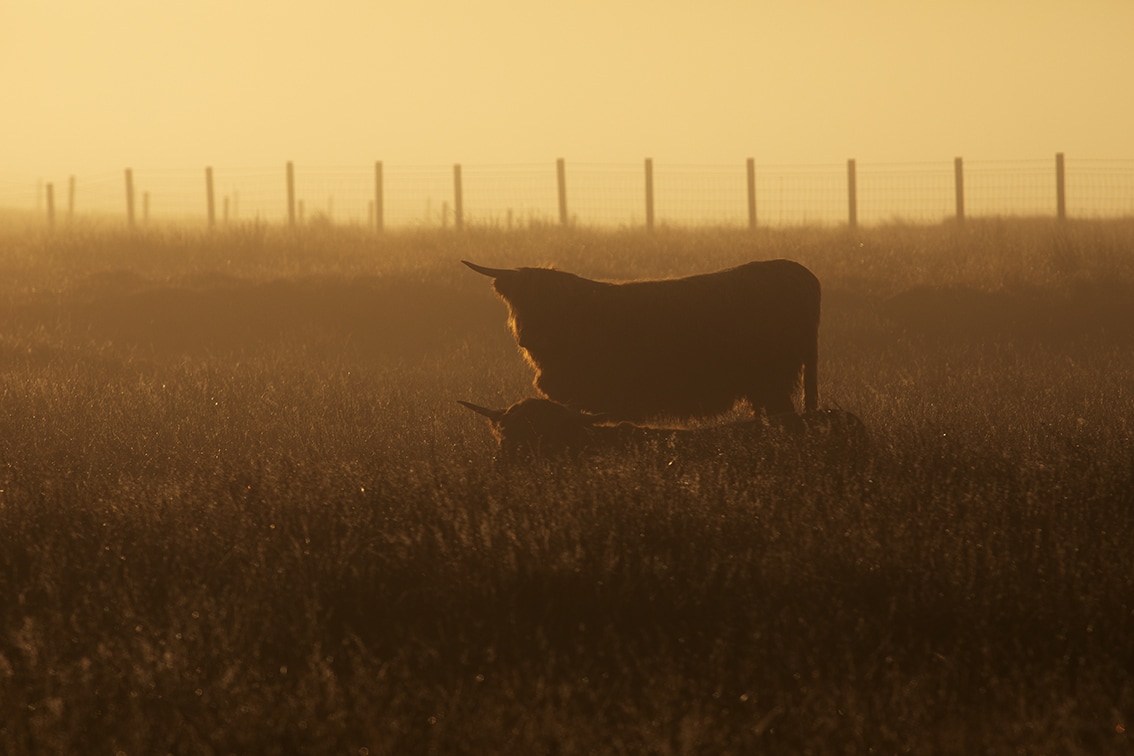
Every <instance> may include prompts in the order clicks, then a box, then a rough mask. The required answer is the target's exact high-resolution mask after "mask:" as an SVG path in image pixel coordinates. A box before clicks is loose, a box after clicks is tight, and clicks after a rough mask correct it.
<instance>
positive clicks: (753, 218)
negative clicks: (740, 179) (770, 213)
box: [748, 158, 756, 230]
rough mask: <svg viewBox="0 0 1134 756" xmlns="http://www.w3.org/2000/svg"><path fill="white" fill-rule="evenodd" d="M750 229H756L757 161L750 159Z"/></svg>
mask: <svg viewBox="0 0 1134 756" xmlns="http://www.w3.org/2000/svg"><path fill="white" fill-rule="evenodd" d="M748 228H750V229H752V230H755V229H756V160H755V158H748Z"/></svg>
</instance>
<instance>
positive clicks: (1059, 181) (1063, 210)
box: [1055, 152, 1067, 220]
mask: <svg viewBox="0 0 1134 756" xmlns="http://www.w3.org/2000/svg"><path fill="white" fill-rule="evenodd" d="M1065 178H1066V177H1065V175H1064V173H1063V153H1062V152H1057V153H1055V216H1056V217H1057V218H1059V220H1067V193H1066V192H1067V184H1066V182H1065Z"/></svg>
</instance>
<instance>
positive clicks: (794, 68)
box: [0, 0, 1134, 183]
mask: <svg viewBox="0 0 1134 756" xmlns="http://www.w3.org/2000/svg"><path fill="white" fill-rule="evenodd" d="M1132 40H1134V2H1131V1H1130V0H1081V1H1080V2H1074V3H1073V2H1068V1H1067V0H1059V1H1058V2H1056V1H1053V0H1028V1H1023V0H942V1H938V0H926V1H918V2H910V1H909V0H903V1H897V0H894V1H891V0H854V1H851V2H832V1H827V0H802V1H800V2H790V3H789V2H783V0H758V1H749V2H740V1H739V0H705V2H699V3H691V2H688V1H687V0H682V1H681V2H675V1H673V0H652V1H651V2H645V1H640V0H573V1H572V2H564V1H563V0H556V1H555V2H548V1H547V0H522V1H521V0H511V1H505V0H479V1H478V2H465V1H463V0H431V1H430V2H407V0H394V1H387V0H379V1H376V2H375V1H371V2H362V1H361V0H345V1H335V0H332V2H327V3H320V4H314V3H297V2H287V1H286V0H285V1H284V2H281V1H280V0H271V1H270V2H268V1H266V0H241V1H240V2H231V1H226V2H220V1H219V0H194V1H193V2H153V0H106V2H89V0H53V1H52V2H45V1H44V0H5V2H3V3H2V4H0V70H2V71H3V74H4V75H3V81H4V85H3V112H4V118H3V123H4V126H3V138H2V140H0V181H3V182H4V183H9V182H11V181H24V180H36V179H40V178H47V179H49V180H50V179H52V178H55V179H56V180H59V179H61V177H63V176H66V175H68V174H75V173H78V174H80V175H81V174H84V173H91V172H101V171H119V170H121V169H122V168H123V167H127V166H133V167H135V168H149V169H159V168H170V169H174V168H176V169H187V168H192V169H198V168H200V167H202V166H205V165H215V166H218V167H249V166H257V167H259V166H276V165H281V164H282V163H283V162H285V161H287V160H294V161H296V162H297V163H300V164H304V165H310V166H346V165H363V166H365V165H370V164H372V162H373V161H374V160H379V159H380V160H383V161H385V162H386V164H388V165H445V164H449V163H453V162H462V163H466V164H470V165H477V164H518V163H551V162H553V161H554V160H555V159H556V158H559V157H563V158H566V159H567V161H568V162H587V163H592V162H615V163H636V162H639V161H640V160H641V159H642V158H643V157H653V158H654V159H655V161H658V162H668V163H684V164H720V163H729V164H732V163H738V162H742V161H743V160H744V159H745V158H748V157H754V158H755V159H756V160H757V161H758V162H760V163H764V164H801V163H802V164H814V163H838V162H841V161H844V160H845V159H847V158H850V157H854V158H857V159H858V160H859V161H860V162H862V163H868V162H905V161H919V162H920V161H949V160H951V159H952V158H953V157H955V156H963V157H965V158H966V159H971V160H999V159H1016V158H1029V159H1030V158H1042V159H1046V158H1049V157H1050V156H1051V155H1053V154H1054V153H1055V152H1059V151H1062V152H1065V153H1067V154H1068V156H1069V157H1070V156H1074V157H1088V158H1122V159H1128V158H1131V157H1134V96H1132V95H1131V92H1134V43H1132Z"/></svg>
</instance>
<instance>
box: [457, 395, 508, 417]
mask: <svg viewBox="0 0 1134 756" xmlns="http://www.w3.org/2000/svg"><path fill="white" fill-rule="evenodd" d="M457 404H463V405H464V406H466V407H468V408H469V409H471V410H472V411H473V412H475V413H477V414H478V415H484V416H485V417H487V418H488V419H489V420H492V421H493V422H495V421H497V420H499V419H500V418H502V417H504V410H494V409H489V408H488V407H481V406H480V405H479V404H473V403H472V402H466V401H463V400H461V399H458V400H457Z"/></svg>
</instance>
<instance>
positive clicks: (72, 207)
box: [67, 176, 75, 222]
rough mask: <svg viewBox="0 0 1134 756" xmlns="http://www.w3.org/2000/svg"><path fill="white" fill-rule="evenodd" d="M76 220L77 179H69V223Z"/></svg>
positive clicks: (72, 177)
mask: <svg viewBox="0 0 1134 756" xmlns="http://www.w3.org/2000/svg"><path fill="white" fill-rule="evenodd" d="M73 220H75V177H74V176H71V177H70V178H69V179H67V221H68V222H70V221H73Z"/></svg>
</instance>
